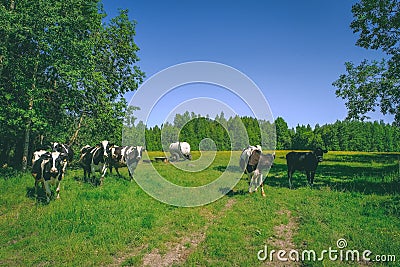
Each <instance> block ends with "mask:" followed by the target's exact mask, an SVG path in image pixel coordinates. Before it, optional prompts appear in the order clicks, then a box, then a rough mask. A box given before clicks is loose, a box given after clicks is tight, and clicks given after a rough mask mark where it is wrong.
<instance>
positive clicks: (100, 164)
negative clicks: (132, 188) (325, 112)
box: [32, 140, 328, 202]
mask: <svg viewBox="0 0 400 267" xmlns="http://www.w3.org/2000/svg"><path fill="white" fill-rule="evenodd" d="M169 150H170V154H171V157H170V158H169V160H170V161H177V160H179V159H181V158H183V159H184V160H186V159H187V160H191V159H192V156H191V154H190V145H189V144H188V143H187V142H175V143H172V144H171V145H170V146H169ZM143 151H144V147H143V146H116V145H114V144H112V143H110V142H109V141H107V140H104V141H101V142H100V143H98V144H97V145H95V146H89V145H86V146H84V147H82V148H81V150H80V157H79V164H80V166H81V167H82V168H83V180H84V181H85V182H88V181H89V182H91V183H94V184H100V185H102V184H103V181H104V177H105V175H106V172H107V170H108V169H109V170H110V173H112V169H113V168H114V169H115V171H116V173H117V175H118V176H121V175H120V173H119V171H118V168H120V167H124V166H128V173H129V178H130V180H131V181H132V179H133V175H134V173H133V172H134V170H135V169H136V167H137V165H138V163H139V161H140V160H141V158H142V153H143ZM327 152H328V151H327V150H322V149H321V148H317V149H315V150H313V151H310V152H294V151H292V152H289V153H288V154H287V155H286V163H287V167H288V170H287V174H288V179H289V187H290V188H292V176H293V173H294V172H295V171H296V170H299V171H305V173H306V175H307V180H308V183H309V185H310V186H312V185H313V183H314V176H315V171H316V169H317V166H318V163H319V162H321V161H322V159H323V154H324V153H327ZM73 156H74V152H73V151H72V149H71V148H70V147H69V146H68V145H66V144H61V143H52V146H51V151H48V150H44V149H40V150H37V151H35V152H34V153H33V157H32V175H33V177H34V179H35V196H37V190H38V185H39V183H41V184H42V188H43V190H44V191H45V193H46V199H47V202H49V201H50V197H51V190H50V185H56V187H57V188H56V194H57V198H59V197H60V183H61V181H62V179H63V178H64V174H65V171H66V168H67V165H68V163H70V162H71V161H72V159H73ZM274 159H275V153H273V154H264V153H262V149H261V146H259V145H258V146H248V147H247V148H245V149H243V151H242V153H241V155H240V159H239V166H240V169H241V171H242V172H244V173H245V174H247V175H248V176H249V192H250V193H252V192H254V191H257V189H258V188H259V187H260V188H261V194H262V196H265V193H264V188H263V182H264V179H263V175H262V171H263V170H267V171H268V170H269V169H270V168H271V167H272V166H273V162H274ZM96 172H100V179H99V180H97V179H96V175H95V173H96Z"/></svg>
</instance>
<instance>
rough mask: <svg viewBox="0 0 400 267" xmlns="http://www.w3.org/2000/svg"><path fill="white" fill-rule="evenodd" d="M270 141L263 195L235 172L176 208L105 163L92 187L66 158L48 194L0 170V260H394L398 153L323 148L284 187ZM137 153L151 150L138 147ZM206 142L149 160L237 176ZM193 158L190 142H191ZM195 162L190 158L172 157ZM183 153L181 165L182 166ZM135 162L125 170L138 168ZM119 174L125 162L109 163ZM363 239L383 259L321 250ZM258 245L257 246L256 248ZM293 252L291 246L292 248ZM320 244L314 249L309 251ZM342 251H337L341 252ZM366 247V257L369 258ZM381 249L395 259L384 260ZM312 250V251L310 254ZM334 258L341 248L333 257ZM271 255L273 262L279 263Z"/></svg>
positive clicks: (208, 174) (399, 206)
mask: <svg viewBox="0 0 400 267" xmlns="http://www.w3.org/2000/svg"><path fill="white" fill-rule="evenodd" d="M287 152H288V151H277V154H276V160H275V163H274V166H273V168H272V169H271V171H270V172H269V174H268V177H267V178H266V180H265V192H266V195H267V196H266V197H265V198H263V197H262V196H261V194H260V192H256V193H253V194H249V193H247V189H248V184H247V180H246V176H243V177H242V179H241V180H240V181H239V182H238V183H237V185H236V186H235V188H234V189H233V190H232V191H231V192H229V193H228V194H227V195H226V196H224V197H222V198H220V199H219V200H217V201H215V202H213V203H210V204H208V205H204V206H199V207H194V208H183V207H175V206H170V205H167V204H164V203H161V202H159V201H157V200H155V199H153V198H152V197H150V196H149V195H147V193H146V192H144V191H143V190H142V189H141V188H140V187H139V186H138V184H137V183H136V182H135V181H133V182H130V181H128V180H127V179H124V178H120V177H117V176H116V175H110V174H108V175H107V176H106V178H105V181H104V185H103V186H101V187H100V186H94V185H92V184H90V183H84V182H83V181H82V177H83V172H82V170H80V169H75V170H74V169H69V170H68V172H67V174H66V175H65V179H64V180H63V181H62V186H61V192H60V196H61V199H60V200H52V201H51V202H50V203H49V204H46V203H44V201H42V200H43V198H44V192H43V191H42V190H39V197H41V198H40V199H39V201H37V200H36V198H35V197H34V180H33V178H32V177H31V175H30V174H21V173H17V172H13V171H10V170H8V169H3V170H1V171H0V265H1V266H171V265H173V266H277V265H278V266H341V265H343V264H345V265H347V266H365V265H368V266H369V265H376V266H380V265H382V266H398V264H399V262H400V178H399V176H400V174H399V159H400V155H399V154H395V153H363V152H329V153H328V154H326V155H325V156H324V161H323V162H322V163H321V164H320V166H319V167H318V169H317V174H316V177H315V185H314V187H313V188H310V187H309V186H308V185H307V182H306V181H307V179H306V177H305V174H304V173H301V172H296V173H295V174H294V179H293V181H294V183H293V186H294V189H292V190H290V189H289V188H288V181H287V177H286V176H287V175H286V161H285V158H284V156H285V154H286V153H287ZM148 153H149V155H148V157H149V158H154V157H155V156H163V153H161V152H148ZM239 155H240V152H234V157H235V158H236V159H237V160H235V161H234V162H233V164H234V165H235V166H233V167H232V166H231V167H230V168H226V166H227V164H228V162H229V157H230V152H218V153H217V155H216V157H215V159H214V160H213V161H212V162H211V164H210V165H209V166H208V167H207V168H206V169H205V170H204V171H201V172H186V171H182V170H179V169H176V168H175V167H174V166H173V165H172V164H168V163H163V162H158V163H153V166H154V167H155V168H156V170H157V171H158V172H159V173H160V174H161V175H162V176H163V177H165V178H166V179H167V180H169V181H170V182H172V183H175V184H178V185H181V186H188V187H193V186H201V185H205V184H207V183H209V182H211V181H213V180H215V179H217V178H218V177H219V176H220V175H221V173H222V172H224V171H226V172H230V173H231V175H232V177H235V178H236V179H239V178H240V176H241V174H240V173H239V172H238V158H239ZM193 157H194V160H196V159H199V157H200V154H199V152H193ZM178 164H181V165H182V166H183V167H188V168H190V167H195V166H194V165H196V164H201V162H200V161H193V162H192V163H191V162H188V161H186V162H179V163H178ZM189 164H192V165H189ZM153 166H152V165H151V164H150V163H146V162H141V163H140V164H139V165H138V167H137V169H136V171H135V175H137V176H140V175H142V176H143V175H146V173H147V172H148V171H149V169H150V168H153ZM120 172H121V174H122V175H123V176H124V177H126V178H127V177H128V174H127V169H126V168H122V169H121V170H120ZM339 239H345V240H346V242H347V246H346V247H344V248H343V249H342V252H343V251H344V252H343V253H345V252H346V251H345V250H358V251H360V254H361V253H362V252H363V251H365V250H370V251H371V254H370V255H369V258H371V259H373V260H375V259H376V260H378V257H379V259H382V260H383V259H385V260H386V261H388V260H390V262H384V263H382V262H377V261H374V262H370V263H367V262H365V261H360V262H357V261H353V260H345V259H344V260H342V261H340V259H336V260H330V259H329V257H328V254H327V253H325V254H322V252H323V250H329V249H330V248H331V249H333V250H338V253H337V254H336V255H337V257H338V258H340V251H339V250H340V249H339V248H338V244H337V241H338V240H339ZM266 246H267V247H268V253H270V252H271V250H275V251H278V250H285V251H287V252H288V253H287V254H286V257H288V254H289V251H291V250H297V251H300V252H301V251H304V250H306V251H311V250H313V251H315V252H316V253H317V255H316V259H315V260H313V259H312V258H310V260H304V261H300V262H293V261H290V262H284V263H280V262H279V261H278V259H277V258H276V256H277V253H275V254H273V256H274V258H273V261H272V262H271V260H270V258H267V259H265V260H263V261H262V260H260V259H258V257H257V254H259V252H260V250H265V247H266ZM264 254H265V253H263V252H262V253H261V254H259V255H264ZM292 255H295V254H292ZM321 255H323V256H324V257H321ZM342 256H343V255H342ZM376 256H378V257H376ZM393 256H395V257H396V259H395V260H396V262H393V259H394V258H393ZM319 258H321V259H319ZM342 258H343V257H342ZM279 264H281V265H279Z"/></svg>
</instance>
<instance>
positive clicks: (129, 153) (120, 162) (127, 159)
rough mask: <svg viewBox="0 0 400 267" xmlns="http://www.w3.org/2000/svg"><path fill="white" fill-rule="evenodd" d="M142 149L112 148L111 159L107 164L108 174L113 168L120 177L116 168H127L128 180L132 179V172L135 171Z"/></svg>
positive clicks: (136, 147) (131, 147)
mask: <svg viewBox="0 0 400 267" xmlns="http://www.w3.org/2000/svg"><path fill="white" fill-rule="evenodd" d="M143 150H144V147H142V146H114V147H112V148H111V150H110V151H111V158H110V162H109V168H110V173H112V168H113V167H114V168H115V171H116V172H117V174H118V176H121V175H120V173H119V171H118V168H120V167H123V166H128V173H129V177H130V180H131V181H132V179H133V172H134V171H135V169H136V166H137V164H138V163H139V161H140V159H141V158H142V152H143Z"/></svg>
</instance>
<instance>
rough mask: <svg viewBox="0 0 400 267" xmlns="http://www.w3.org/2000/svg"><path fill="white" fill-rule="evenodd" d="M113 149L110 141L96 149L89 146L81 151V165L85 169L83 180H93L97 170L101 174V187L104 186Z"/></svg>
mask: <svg viewBox="0 0 400 267" xmlns="http://www.w3.org/2000/svg"><path fill="white" fill-rule="evenodd" d="M112 147H113V145H112V144H110V142H108V141H106V140H105V141H102V142H100V143H99V144H97V145H96V146H94V147H90V146H88V145H86V146H84V147H83V148H82V149H81V156H80V163H81V166H82V167H83V179H84V181H85V182H87V181H88V179H89V180H90V179H91V174H92V172H93V175H94V173H95V171H96V170H98V171H100V172H101V177H100V185H102V184H103V180H104V176H105V174H106V172H107V165H108V161H109V155H110V149H111V148H112Z"/></svg>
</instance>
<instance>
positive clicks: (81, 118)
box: [68, 113, 85, 146]
mask: <svg viewBox="0 0 400 267" xmlns="http://www.w3.org/2000/svg"><path fill="white" fill-rule="evenodd" d="M84 116H85V113H83V114H82V116H81V117H80V119H79V123H78V127H77V128H76V131H75V133H74V134H73V135H72V137H71V139H70V140H69V142H68V145H69V146H72V144H73V143H74V142H75V140H76V138H78V133H79V130H80V129H81V127H82V122H83V117H84Z"/></svg>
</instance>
